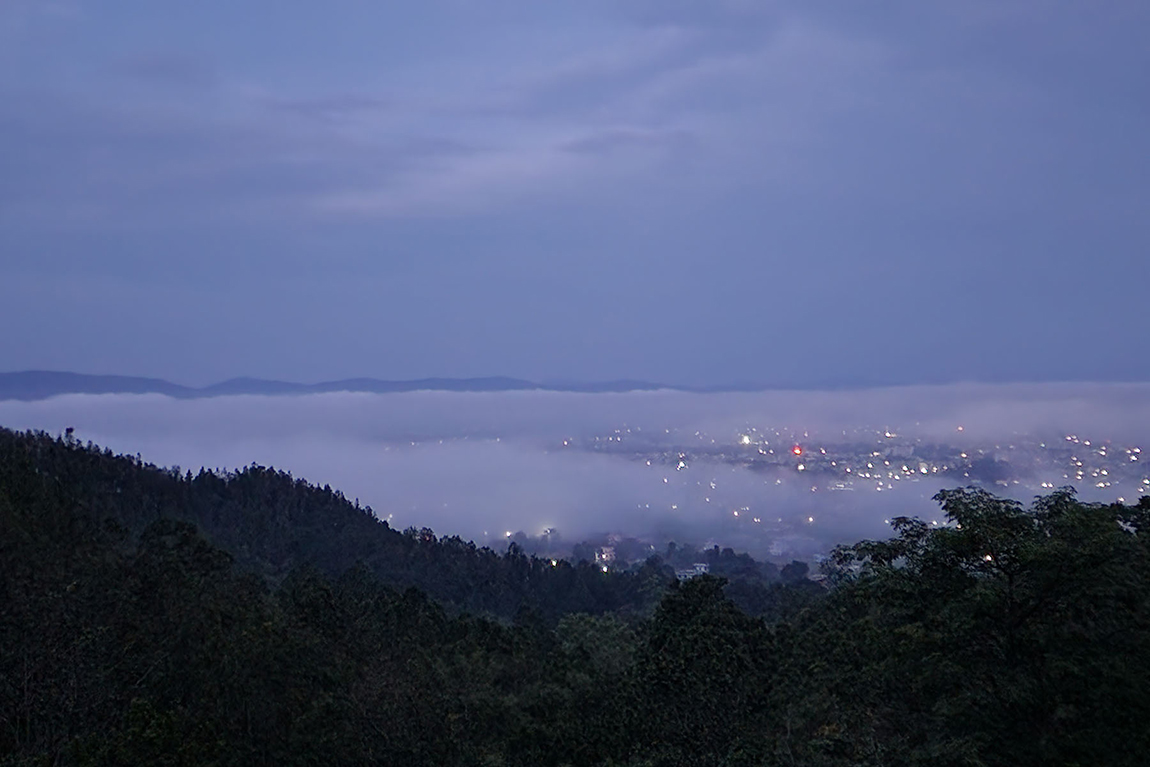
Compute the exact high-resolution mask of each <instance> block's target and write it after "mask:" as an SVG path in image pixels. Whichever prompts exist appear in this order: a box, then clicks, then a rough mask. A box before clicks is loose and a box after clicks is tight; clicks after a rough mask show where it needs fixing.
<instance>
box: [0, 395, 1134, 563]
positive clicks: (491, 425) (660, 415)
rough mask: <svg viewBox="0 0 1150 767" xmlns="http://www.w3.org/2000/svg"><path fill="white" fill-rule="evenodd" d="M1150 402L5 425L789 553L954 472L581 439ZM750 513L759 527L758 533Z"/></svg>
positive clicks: (1121, 420) (1122, 420) (483, 514)
mask: <svg viewBox="0 0 1150 767" xmlns="http://www.w3.org/2000/svg"><path fill="white" fill-rule="evenodd" d="M1147 416H1150V387H1148V386H1145V385H1132V384H1131V385H1109V384H1108V385H1102V384H1059V385H1009V386H989V385H955V386H945V387H906V388H892V389H875V390H868V391H857V392H767V393H747V394H706V395H704V394H687V393H681V392H671V391H660V392H636V393H627V394H573V393H558V392H507V393H452V392H412V393H403V394H383V395H377V394H353V393H336V394H322V395H308V396H301V397H265V396H239V397H218V398H212V399H200V400H175V399H170V398H167V397H163V396H158V395H142V396H141V395H68V396H62V397H56V398H52V399H49V400H43V401H38V402H15V401H4V402H0V425H3V426H6V427H8V428H14V429H43V430H46V431H49V432H52V433H61V432H62V431H63V430H64V429H65V428H66V427H73V428H74V429H75V430H76V436H77V437H78V438H79V439H81V440H83V441H92V442H95V443H97V444H99V445H101V446H104V447H108V448H111V449H112V450H114V451H116V452H123V453H129V454H133V455H135V454H139V455H141V456H142V457H143V458H144V460H146V461H149V462H152V463H155V464H158V465H163V466H173V465H178V466H181V467H184V468H186V469H191V470H192V471H193V472H194V471H198V470H199V469H200V468H201V467H206V468H209V469H216V468H218V469H235V468H239V467H243V466H246V465H249V464H252V463H258V464H261V465H265V466H274V467H276V468H280V469H284V470H288V471H291V472H292V473H293V474H294V475H295V476H297V477H302V478H305V479H307V480H309V481H311V482H314V483H317V484H320V485H324V484H330V485H331V486H332V487H333V488H337V489H339V490H341V491H342V492H343V493H344V494H345V495H346V496H348V497H349V498H353V499H359V500H360V501H361V502H362V503H364V504H368V505H370V506H372V507H373V509H374V510H375V511H376V513H377V514H379V515H380V516H381V517H384V518H387V519H389V521H390V522H391V524H392V525H393V526H396V527H399V528H403V527H407V526H409V525H411V526H416V527H425V526H426V527H431V528H433V529H434V530H435V531H436V532H437V533H439V534H446V535H451V534H458V535H462V536H464V537H468V538H474V539H476V540H480V541H487V540H490V539H493V538H499V537H502V536H503V535H504V534H505V533H506V532H512V531H519V530H523V531H526V532H527V533H529V534H532V535H537V534H539V533H540V532H541V531H542V530H543V529H545V528H557V529H558V530H559V531H560V532H561V533H562V534H563V536H564V537H565V538H567V539H568V540H571V539H576V538H578V537H579V536H582V535H586V534H590V533H596V532H610V531H614V532H620V533H624V534H634V535H643V536H650V537H652V538H659V537H661V538H663V539H670V538H678V539H679V540H690V541H692V542H695V543H704V542H709V541H711V540H714V541H716V542H719V543H722V544H724V545H734V546H736V547H737V548H745V549H750V550H752V551H755V552H757V553H760V554H761V553H763V552H764V551H766V550H768V549H770V547H771V546H773V547H774V548H773V550H774V551H775V553H777V554H778V553H782V554H787V555H789V554H791V553H801V554H810V553H812V552H815V551H817V550H820V549H822V548H825V547H826V546H828V545H830V544H833V543H836V542H842V541H849V540H855V539H857V538H859V537H874V536H881V535H883V534H884V532H885V530H886V528H885V525H884V520H885V519H888V518H890V517H891V516H895V515H898V514H911V515H918V516H921V517H923V518H925V519H933V518H938V510H937V507H936V506H935V504H934V503H933V502H932V501H931V500H930V498H931V496H932V495H933V494H934V492H936V491H937V489H938V488H939V487H941V486H944V485H945V484H953V483H944V482H939V481H937V478H933V477H932V478H924V480H923V481H921V482H917V483H915V484H914V485H913V486H911V485H910V484H909V483H904V484H905V485H906V486H905V487H903V488H899V489H896V490H895V491H893V492H888V493H861V492H859V493H837V494H833V495H832V494H828V493H812V492H811V491H810V487H809V486H807V485H808V484H809V483H801V482H797V481H795V480H794V478H793V476H776V475H774V474H764V473H762V472H752V471H748V470H746V469H743V468H740V467H735V466H732V465H729V464H726V463H721V462H717V461H708V460H707V459H706V458H705V457H704V458H699V459H696V460H693V461H692V462H691V463H690V466H689V467H688V468H687V469H686V470H684V471H673V470H669V469H668V467H666V466H663V465H659V464H655V465H647V463H646V462H645V461H643V460H636V459H635V458H634V456H629V455H628V454H627V453H626V451H621V452H616V453H605V452H597V451H594V450H588V449H582V448H580V447H579V446H580V445H584V446H585V445H586V444H588V443H589V442H590V441H592V440H593V439H594V437H596V436H604V438H605V436H606V435H610V434H614V433H616V430H620V431H622V432H625V433H627V434H628V435H629V436H628V439H629V440H634V441H638V442H640V443H643V444H649V445H653V446H666V447H672V446H678V445H686V444H687V442H688V441H689V440H695V441H696V442H697V441H698V440H700V439H706V438H707V437H708V435H709V437H710V438H711V439H715V440H717V441H718V442H719V443H720V444H723V443H733V442H734V441H735V440H736V439H737V438H738V435H739V434H741V433H743V432H745V431H747V430H748V429H751V428H755V429H760V430H763V429H778V430H780V432H783V433H787V432H793V433H794V434H796V435H799V436H801V435H803V434H806V435H808V437H807V438H809V439H820V440H822V441H823V442H825V443H828V444H829V443H830V442H832V441H835V440H843V439H851V438H852V430H853V429H856V428H863V427H865V428H880V429H891V430H897V431H898V432H899V433H902V434H914V435H918V436H921V437H923V438H924V439H932V440H938V441H940V442H942V441H945V442H948V443H951V444H955V443H958V442H970V443H974V442H980V441H981V442H986V443H988V444H989V443H992V442H994V441H995V440H1006V439H1010V438H1011V437H1013V436H1016V435H1018V434H1051V435H1057V434H1067V433H1078V434H1087V435H1091V434H1093V435H1097V437H1096V438H1097V439H1100V440H1101V439H1113V440H1125V441H1127V442H1129V443H1135V442H1137V441H1139V440H1141V439H1143V438H1145V437H1146V436H1147V435H1146V432H1147V431H1150V428H1148V425H1150V419H1148V417H1147ZM960 426H961V427H962V431H961V432H960V431H958V428H959V427H960ZM626 429H630V430H631V431H630V432H626V431H625V430H626ZM844 434H845V436H844ZM564 440H567V441H568V443H569V445H568V447H564V446H563V441H564ZM1060 484H1061V483H1060ZM1021 500H1028V498H1022V499H1021ZM736 511H741V512H742V516H738V515H736V514H735V513H734V512H736ZM750 517H753V518H754V519H757V520H761V523H756V525H757V526H755V527H751V526H750V525H749V523H748V518H750Z"/></svg>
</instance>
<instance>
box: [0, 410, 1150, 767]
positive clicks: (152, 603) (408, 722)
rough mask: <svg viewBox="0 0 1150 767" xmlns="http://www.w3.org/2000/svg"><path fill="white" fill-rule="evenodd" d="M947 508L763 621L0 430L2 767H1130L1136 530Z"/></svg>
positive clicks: (964, 497)
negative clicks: (938, 519)
mask: <svg viewBox="0 0 1150 767" xmlns="http://www.w3.org/2000/svg"><path fill="white" fill-rule="evenodd" d="M939 500H940V501H941V503H942V505H943V508H944V511H945V512H946V514H947V517H948V519H949V520H950V522H951V523H952V524H950V525H948V526H944V527H938V528H934V527H927V526H925V525H923V524H922V523H920V522H918V521H915V520H909V519H899V520H896V521H895V532H896V536H895V537H894V538H892V539H891V540H888V541H868V542H862V543H859V544H856V545H853V546H848V547H842V548H840V549H838V550H836V552H835V554H834V556H833V557H832V559H831V561H830V562H829V563H828V568H827V575H828V579H827V583H828V584H829V588H828V589H826V590H823V589H822V588H821V587H814V586H812V585H811V584H810V583H809V582H808V581H803V580H802V579H801V577H799V578H796V581H797V582H798V583H799V584H800V585H799V586H798V587H797V588H793V587H788V586H783V585H774V586H771V587H769V588H768V587H763V588H764V589H766V590H765V591H764V592H763V593H774V594H785V595H786V597H785V599H784V598H781V597H780V598H779V599H776V600H775V602H774V603H773V605H774V606H773V607H772V609H771V610H767V611H764V612H766V613H767V614H768V615H769V616H770V619H769V620H767V619H764V618H762V617H756V616H754V615H752V614H749V613H748V612H747V611H746V610H744V609H741V608H740V607H739V606H737V605H736V603H735V602H734V601H732V600H731V598H730V596H729V595H728V593H725V591H726V592H729V591H731V590H733V589H735V588H736V586H737V585H738V583H742V584H744V585H743V588H751V586H748V585H747V584H751V583H753V581H752V580H744V581H733V582H731V583H729V584H728V583H727V581H726V580H725V579H719V578H712V577H706V576H704V577H699V578H695V579H693V580H690V581H687V582H685V583H683V584H679V583H678V582H676V581H674V580H673V579H672V578H670V577H669V576H668V574H667V567H666V566H665V565H663V564H661V563H660V562H658V561H652V562H650V563H648V564H647V565H644V566H643V568H640V569H639V570H638V571H637V572H635V573H620V574H614V573H602V572H600V571H599V570H598V569H597V568H595V567H593V566H590V565H587V566H582V567H580V566H577V565H562V566H557V567H552V566H551V564H550V562H542V561H538V560H533V559H532V558H529V557H525V556H523V555H522V554H519V553H517V552H515V551H512V552H509V553H508V554H506V555H498V554H496V553H494V552H489V551H486V550H483V549H476V548H474V547H472V546H470V545H468V544H463V543H462V542H458V541H454V540H452V539H448V540H447V541H446V542H445V541H444V540H436V539H435V538H434V536H432V535H431V534H430V532H426V533H423V532H415V533H410V534H401V533H397V532H395V531H392V530H390V529H388V528H387V527H386V525H384V524H383V523H380V522H377V521H375V519H374V517H373V516H372V515H371V514H370V513H367V512H366V510H357V509H356V507H355V505H354V504H349V503H347V502H346V500H344V499H342V498H341V497H340V496H339V495H338V494H336V493H332V492H331V491H330V490H327V489H322V490H321V489H318V488H314V487H311V486H309V485H307V484H306V483H302V482H298V481H295V480H292V479H291V478H290V477H287V476H286V475H283V474H280V473H277V472H271V471H267V470H263V469H258V468H253V469H250V470H248V471H245V472H241V473H239V474H237V475H233V476H226V477H220V476H216V475H214V474H207V473H204V474H201V475H200V476H198V477H190V476H187V475H185V476H178V475H177V473H176V472H171V471H162V470H159V469H156V468H154V467H149V466H146V465H144V464H142V463H141V462H140V461H138V460H132V459H125V458H117V457H114V456H111V455H109V454H107V453H103V452H100V451H99V450H96V449H94V448H91V447H84V446H80V445H78V444H75V443H73V442H71V441H69V440H54V439H51V438H49V437H47V436H46V435H42V434H14V433H12V432H6V431H0V764H13V765H14V764H93V765H95V764H169V765H182V764H188V765H191V764H219V765H224V764H343V763H347V764H362V763H372V764H396V765H422V764H427V765H432V764H435V765H443V764H490V765H498V764H507V765H511V764H523V765H537V764H542V765H546V764H553V765H563V764H570V765H759V764H766V765H775V764H778V765H784V764H787V765H790V764H804V765H806V764H810V765H897V764H932V765H933V764H954V765H960V764H961V765H1017V764H1024V765H1025V764H1034V765H1039V764H1141V763H1143V761H1144V757H1143V755H1144V754H1146V753H1150V727H1147V726H1146V724H1145V723H1146V721H1148V717H1150V622H1148V619H1150V605H1148V601H1147V600H1148V598H1150V551H1148V548H1147V535H1148V533H1150V502H1148V501H1147V500H1146V499H1144V500H1143V501H1142V503H1140V504H1139V505H1138V506H1123V505H1113V506H1099V505H1090V504H1083V503H1080V502H1078V501H1077V500H1076V499H1075V498H1074V497H1073V494H1072V493H1071V492H1069V491H1059V492H1056V493H1054V494H1052V495H1050V496H1047V497H1044V498H1040V499H1038V500H1037V501H1036V502H1035V504H1033V505H1032V506H1031V507H1029V508H1024V507H1023V506H1021V505H1020V504H1017V503H1015V502H1013V501H1007V500H1001V499H998V498H995V497H993V496H991V495H989V494H987V493H985V492H983V491H981V490H977V489H962V490H954V491H948V492H945V493H942V494H940V497H939ZM193 523H194V524H193ZM197 526H198V527H197ZM715 556H716V557H717V559H719V560H721V559H723V552H717V553H715ZM726 559H727V561H728V563H729V564H730V567H731V568H733V569H734V568H736V563H737V562H739V561H742V562H743V564H744V565H745V564H746V561H745V560H739V558H738V557H734V556H730V555H728V556H727V557H726ZM792 574H793V573H792ZM416 584H417V585H418V586H419V587H420V588H416V587H415V586H416ZM812 589H817V591H818V592H819V594H820V596H817V597H816V596H813V595H812ZM428 595H430V596H428ZM782 604H785V605H786V607H785V608H780V607H779V605H782ZM508 614H511V615H513V618H511V619H502V618H500V617H499V616H506V615H508Z"/></svg>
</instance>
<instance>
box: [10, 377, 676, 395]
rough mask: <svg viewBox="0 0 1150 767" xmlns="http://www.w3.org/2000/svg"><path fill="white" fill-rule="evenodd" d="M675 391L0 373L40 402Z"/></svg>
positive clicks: (503, 380)
mask: <svg viewBox="0 0 1150 767" xmlns="http://www.w3.org/2000/svg"><path fill="white" fill-rule="evenodd" d="M656 389H680V390H683V391H688V389H684V388H683V387H673V386H664V385H662V384H655V383H649V382H646V381H600V382H593V383H548V384H542V383H535V382H533V381H526V380H523V379H520V378H507V377H501V376H494V377H487V378H418V379H413V380H408V381H384V380H380V379H378V378H349V379H345V380H341V381H325V382H322V383H317V384H300V383H291V382H288V381H274V380H267V379H261V378H232V379H230V380H227V381H222V382H220V383H216V384H212V385H210V386H203V387H199V388H196V387H191V386H181V385H180V384H174V383H171V382H170V381H164V380H162V379H159V378H138V377H133V376H98V375H86V374H83V373H64V372H54V371H46V370H26V371H21V372H16V373H0V400H6V399H7V400H24V401H30V400H40V399H47V398H48V397H55V396H59V395H62V394H163V395H166V396H169V397H180V398H185V399H191V398H198V397H220V396H228V395H238V394H259V395H291V394H317V393H323V392H343V391H346V392H371V393H377V394H385V393H393V392H409V391H458V392H490V391H528V390H539V391H567V392H586V393H603V392H626V391H654V390H656Z"/></svg>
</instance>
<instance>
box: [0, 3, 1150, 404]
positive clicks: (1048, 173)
mask: <svg viewBox="0 0 1150 767" xmlns="http://www.w3.org/2000/svg"><path fill="white" fill-rule="evenodd" d="M1148 28H1150V5H1148V4H1146V3H1145V2H1141V1H1140V0H1115V2H1109V3H1105V4H1087V3H1072V2H1038V1H1037V0H993V1H991V0H968V1H967V2H962V3H922V2H910V1H909V0H907V1H905V2H899V1H894V2H888V3H881V4H872V3H865V4H864V3H853V2H851V3H848V2H837V3H836V2H831V3H811V2H806V0H804V1H803V2H797V1H796V2H766V1H765V0H762V1H758V2H756V1H755V0H697V1H696V0H609V1H608V0H578V2H573V1H567V0H556V1H555V2H547V3H524V2H510V1H509V0H483V1H482V2H480V1H479V0H423V1H422V2H418V3H384V2H368V0H330V1H329V2H326V3H302V2H297V1H294V0H276V2H270V1H264V0H247V1H246V2H239V3H237V2H220V1H219V0H202V1H201V2H197V3H156V2H150V1H144V0H138V1H134V2H129V1H127V0H99V2H82V1H80V0H0V289H2V291H3V301H0V327H3V328H5V330H6V332H4V333H0V370H9V371H14V370H24V369H49V370H73V371H79V372H89V373H118V374H126V375H148V376H158V377H163V378H167V379H169V380H172V381H176V382H178V383H183V384H189V385H203V384H207V383H210V382H213V381H218V380H222V379H225V378H230V377H233V376H257V377H267V378H280V379H287V380H294V381H301V382H316V381H323V380H332V379H339V378H347V377H353V376H373V377H378V378H387V379H405V378H418V377H424V376H452V377H467V376H486V375H508V376H518V377H523V378H529V379H532V380H539V381H571V380H577V381H590V380H609V379H618V378H631V379H644V380H651V381H658V382H663V383H668V384H681V385H721V384H734V383H754V384H761V385H764V386H781V387H821V386H865V385H874V384H921V383H940V382H951V381H983V382H1002V381H1076V380H1077V381H1081V380H1099V381H1145V380H1150V357H1147V355H1146V353H1145V349H1144V346H1145V328H1146V327H1147V320H1148V319H1150V305H1148V303H1147V302H1146V300H1145V295H1146V289H1147V285H1148V284H1150V259H1148V258H1147V253H1148V245H1150V216H1147V215H1146V211H1147V210H1148V209H1150V87H1148V86H1150V47H1147V46H1146V45H1145V32H1146V30H1147V29H1148Z"/></svg>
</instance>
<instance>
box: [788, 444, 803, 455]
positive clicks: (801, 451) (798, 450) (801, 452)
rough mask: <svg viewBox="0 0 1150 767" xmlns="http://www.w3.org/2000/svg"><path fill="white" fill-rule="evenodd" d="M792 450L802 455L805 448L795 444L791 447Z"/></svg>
mask: <svg viewBox="0 0 1150 767" xmlns="http://www.w3.org/2000/svg"><path fill="white" fill-rule="evenodd" d="M791 452H792V453H794V454H795V455H802V454H803V449H802V448H801V447H799V446H798V445H795V446H794V447H792V448H791Z"/></svg>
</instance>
